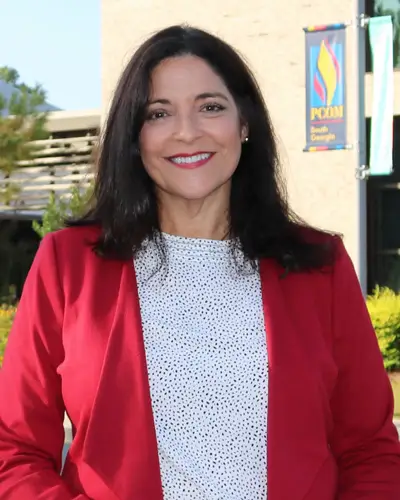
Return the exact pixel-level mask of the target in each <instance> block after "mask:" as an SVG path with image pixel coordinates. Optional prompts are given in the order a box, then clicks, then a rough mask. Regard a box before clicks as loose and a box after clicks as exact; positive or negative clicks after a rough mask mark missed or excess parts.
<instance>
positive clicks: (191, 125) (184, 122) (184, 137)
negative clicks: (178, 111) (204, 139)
mask: <svg viewBox="0 0 400 500" xmlns="http://www.w3.org/2000/svg"><path fill="white" fill-rule="evenodd" d="M200 135H201V131H200V128H199V126H198V122H197V119H196V116H193V115H192V114H185V115H181V116H178V117H177V120H176V128H175V138H176V139H177V140H179V141H182V142H187V143H191V142H193V141H195V140H196V139H198V138H199V137H200Z"/></svg>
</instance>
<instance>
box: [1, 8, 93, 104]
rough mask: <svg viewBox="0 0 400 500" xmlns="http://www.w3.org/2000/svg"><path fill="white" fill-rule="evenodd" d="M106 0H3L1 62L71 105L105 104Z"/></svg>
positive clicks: (50, 96)
mask: <svg viewBox="0 0 400 500" xmlns="http://www.w3.org/2000/svg"><path fill="white" fill-rule="evenodd" d="M100 3H101V2H100V0H0V23H1V29H0V66H11V67H12V68H15V69H16V70H17V71H18V73H19V74H20V77H21V78H20V80H21V82H24V83H27V84H28V85H33V84H35V83H41V84H42V85H43V87H44V88H45V90H46V91H47V95H48V98H47V101H48V102H49V103H51V104H53V105H55V106H57V107H59V108H61V109H65V110H87V109H94V108H99V107H100V105H101V82H100Z"/></svg>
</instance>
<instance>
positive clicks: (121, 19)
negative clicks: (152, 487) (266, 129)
mask: <svg viewBox="0 0 400 500" xmlns="http://www.w3.org/2000/svg"><path fill="white" fill-rule="evenodd" d="M383 2H384V3H385V2H388V5H386V7H388V8H389V7H390V8H392V7H393V8H396V6H397V5H398V4H397V2H396V0H383ZM356 3H357V2H356V0H331V1H330V2H327V1H325V2H322V1H321V0H307V1H305V0H291V1H289V2H286V3H285V4H284V6H285V8H284V9H283V4H282V2H277V1H276V0H247V1H245V2H243V1H239V0H219V1H215V0H203V1H201V2H190V1H188V0H168V2H166V1H165V0H102V88H103V94H102V99H103V103H102V104H103V114H104V113H105V112H106V110H107V108H108V105H109V102H110V98H111V96H112V93H113V89H114V88H115V85H116V81H117V79H118V77H119V75H120V73H121V70H122V69H123V67H124V65H125V63H126V62H127V60H128V59H129V58H130V56H131V54H132V53H133V51H134V50H135V48H136V47H137V46H138V45H139V44H140V43H141V42H142V41H143V40H144V39H145V38H146V37H147V36H148V35H149V34H151V33H152V32H154V31H155V30H157V29H159V28H163V27H166V26H167V25H170V24H175V23H189V24H193V25H195V26H198V27H202V28H205V29H207V30H210V31H212V32H213V33H216V34H217V35H220V36H221V37H223V38H224V39H225V40H226V41H228V42H229V43H231V44H232V45H233V46H234V47H236V48H237V50H239V51H240V53H241V54H242V55H243V56H244V57H245V58H246V59H247V61H248V62H249V64H250V66H251V68H252V69H253V70H254V72H255V74H256V76H257V78H258V80H259V82H260V84H261V87H262V90H263V93H264V96H265V99H266V102H267V105H268V106H269V109H270V112H271V115H272V118H273V121H274V123H275V127H276V131H277V133H278V137H279V140H280V146H281V155H282V162H283V164H284V168H285V172H286V177H287V181H288V186H289V195H290V200H291V203H292V205H293V207H294V208H295V209H296V210H297V212H298V213H299V214H300V215H301V216H303V217H304V218H305V219H306V220H307V221H309V222H311V223H313V224H315V225H317V226H320V227H323V228H327V229H331V230H334V231H339V232H341V233H343V235H344V238H345V244H346V246H347V248H348V250H349V252H350V254H351V256H352V258H353V261H354V264H355V266H356V269H357V271H358V273H359V276H360V279H361V281H362V283H363V285H365V284H366V277H367V275H368V284H369V287H371V286H373V285H374V284H375V283H377V282H387V281H388V279H389V278H388V275H389V277H390V276H391V277H393V271H390V272H387V269H388V265H392V264H390V262H392V261H393V262H396V263H397V267H398V268H399V266H400V264H399V263H398V262H399V260H398V258H397V260H396V254H397V253H398V248H400V228H398V229H397V236H396V237H394V238H392V239H393V240H394V241H393V242H392V243H393V244H394V247H390V248H389V247H388V248H386V247H384V246H382V245H383V241H382V239H385V235H384V234H383V233H384V232H385V231H386V232H387V231H389V232H390V231H391V229H390V228H389V229H388V228H386V227H384V226H385V224H384V223H382V221H381V219H382V213H381V212H382V210H383V209H386V210H389V212H390V210H392V211H393V210H396V207H397V210H398V212H397V213H398V214H400V191H399V190H398V188H399V185H398V184H396V182H395V178H396V177H397V179H398V181H397V182H400V175H399V172H397V174H396V175H392V176H390V177H388V178H386V179H383V180H376V179H373V180H372V181H371V180H369V181H368V182H366V181H361V182H360V181H358V180H357V179H356V177H355V171H356V168H357V166H358V164H359V161H358V154H357V147H355V148H354V149H352V150H344V151H328V152H316V153H305V152H303V148H304V146H305V121H304V120H305V41H304V32H303V28H304V27H306V26H310V25H321V24H331V23H337V22H350V21H353V20H354V19H355V16H356V15H357V13H358V10H359V11H360V12H366V13H367V14H369V15H373V13H374V8H376V7H377V5H374V4H373V1H372V0H367V3H368V5H366V6H363V7H365V10H364V8H359V9H358V8H357V5H356ZM380 3H382V2H381V1H380ZM397 8H398V7H397ZM346 31H347V33H346V36H347V54H346V55H347V61H348V62H347V102H348V107H349V111H348V142H349V143H350V144H353V145H355V146H356V145H357V137H358V135H357V116H358V113H357V109H358V107H357V96H358V81H357V74H358V70H357V64H356V63H357V57H358V53H357V51H356V49H357V45H356V37H355V33H356V29H355V28H353V27H351V26H350V27H349V28H348V29H347V30H346ZM361 41H362V40H361ZM368 59H369V58H368V57H367V60H368ZM394 77H395V89H397V91H396V99H395V115H398V117H397V118H396V122H397V123H396V125H397V127H396V131H397V135H398V133H399V131H400V127H399V125H398V121H399V115H400V72H395V75H394ZM371 100H372V75H371V74H368V73H367V74H366V75H365V113H366V116H367V117H368V116H370V113H371ZM362 124H363V123H362ZM361 146H363V145H361ZM398 148H399V141H398V139H397V149H398ZM396 159H397V171H398V170H400V164H399V155H398V153H397V158H396ZM388 184H391V187H389V186H388ZM384 185H385V190H384V189H382V188H383V187H384ZM377 193H378V194H377ZM365 194H367V196H368V203H367V201H366V198H365V197H364V196H365ZM387 194H388V196H386V195H387ZM382 195H384V196H382ZM385 196H386V198H385ZM383 198H385V199H383ZM389 198H390V200H389ZM385 200H386V202H387V203H386V205H390V204H392V205H393V206H391V207H389V206H386V205H385ZM367 204H368V209H369V211H370V212H371V216H369V217H367V215H366V213H367ZM371 204H373V205H374V206H373V207H372V206H371ZM370 209H372V210H370ZM390 216H391V217H392V218H393V213H392V212H390V213H389V215H388V217H389V218H390ZM384 218H385V220H386V216H385V217H384ZM377 220H380V221H381V222H380V223H379V224H376V221H377ZM367 225H368V231H365V228H366V226H367ZM376 225H377V226H378V229H379V231H380V233H382V234H380V233H379V231H378V233H379V234H378V233H375V230H374V227H375V226H376ZM365 233H367V236H366V235H365ZM367 238H368V251H367V244H366V239H367ZM386 239H387V238H386ZM389 239H390V238H389ZM393 258H394V260H393ZM367 268H368V273H367ZM399 271H400V269H399ZM385 273H386V274H385ZM398 285H399V287H400V281H399V283H398Z"/></svg>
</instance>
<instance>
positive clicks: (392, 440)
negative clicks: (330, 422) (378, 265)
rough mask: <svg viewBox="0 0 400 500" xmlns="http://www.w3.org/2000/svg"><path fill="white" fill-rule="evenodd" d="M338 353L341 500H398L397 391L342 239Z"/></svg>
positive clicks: (336, 442)
mask: <svg viewBox="0 0 400 500" xmlns="http://www.w3.org/2000/svg"><path fill="white" fill-rule="evenodd" d="M332 321H333V332H334V355H335V358H336V362H337V364H338V367H339V374H338V381H337V385H336V388H335V391H334V394H333V397H332V400H331V408H332V412H333V418H334V431H333V435H332V438H331V449H332V452H333V454H334V455H335V457H336V460H337V464H338V472H339V494H338V497H337V500H361V499H362V500H382V499H385V500H399V499H400V443H399V438H398V435H397V431H396V428H395V426H394V424H393V392H392V389H391V385H390V382H389V378H388V376H387V374H386V371H385V369H384V365H383V359H382V355H381V353H380V350H379V347H378V342H377V338H376V335H375V332H374V330H373V327H372V324H371V321H370V318H369V314H368V310H367V307H366V304H365V300H364V297H363V295H362V292H361V289H360V286H359V282H358V278H357V275H356V273H355V271H354V268H353V265H352V263H351V260H350V258H349V256H348V254H347V252H346V250H345V248H344V245H343V243H342V242H340V243H339V252H338V259H337V263H336V265H335V270H334V274H333V316H332Z"/></svg>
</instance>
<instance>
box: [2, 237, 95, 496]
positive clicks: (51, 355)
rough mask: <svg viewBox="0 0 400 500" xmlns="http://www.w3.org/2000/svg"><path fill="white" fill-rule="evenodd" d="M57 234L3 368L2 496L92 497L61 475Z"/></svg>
mask: <svg viewBox="0 0 400 500" xmlns="http://www.w3.org/2000/svg"><path fill="white" fill-rule="evenodd" d="M53 238H54V236H53V235H48V236H46V237H45V238H44V239H43V240H42V243H41V245H40V248H39V250H38V252H37V254H36V257H35V260H34V262H33V264H32V267H31V269H30V272H29V274H28V277H27V279H26V282H25V286H24V290H23V294H22V297H21V301H20V304H19V306H18V310H17V313H16V317H15V320H14V323H13V327H12V330H11V333H10V336H9V340H8V344H7V347H6V352H5V356H4V363H3V367H2V368H1V369H0V498H1V499H2V500H16V499H24V500H36V499H38V498H40V499H41V500H89V499H88V497H86V496H85V495H82V494H79V493H76V494H74V493H72V492H70V491H69V490H68V488H67V485H66V484H65V483H64V482H63V480H62V479H61V477H60V470H61V455H62V448H63V444H64V428H63V420H64V405H63V400H62V395H61V381H60V376H59V375H58V373H57V367H58V366H59V365H60V363H61V362H62V360H63V348H62V338H61V329H62V323H63V315H64V312H63V311H64V300H63V292H62V287H61V286H60V281H59V278H58V266H57V262H56V252H55V245H54V241H53Z"/></svg>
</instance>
